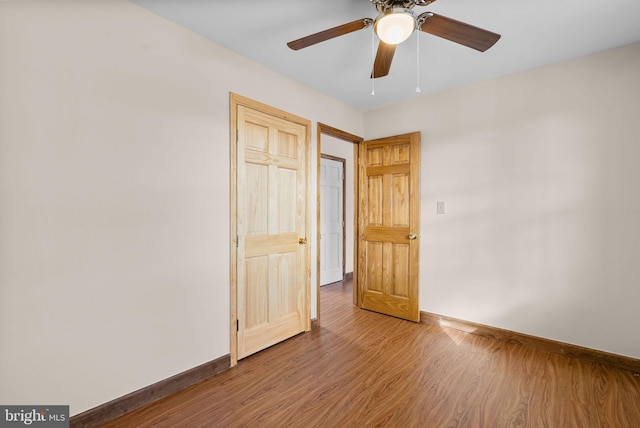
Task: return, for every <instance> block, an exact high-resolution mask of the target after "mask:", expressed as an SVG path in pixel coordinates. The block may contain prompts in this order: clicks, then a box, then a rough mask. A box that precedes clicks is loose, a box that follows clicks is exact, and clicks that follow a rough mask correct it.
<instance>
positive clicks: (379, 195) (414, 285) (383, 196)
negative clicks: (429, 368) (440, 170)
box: [358, 133, 420, 321]
mask: <svg viewBox="0 0 640 428" xmlns="http://www.w3.org/2000/svg"><path fill="white" fill-rule="evenodd" d="M419 161H420V134H419V133H414V134H406V135H400V136H396V137H389V138H383V139H379V140H373V141H365V142H364V143H362V145H361V156H360V162H361V164H360V192H359V193H360V211H359V225H358V227H359V245H358V248H359V257H358V263H359V268H358V269H359V270H358V300H359V304H360V306H361V307H362V308H364V309H370V310H373V311H377V312H382V313H385V314H388V315H392V316H396V317H400V318H405V319H409V320H412V321H418V320H419V318H420V315H419V303H418V273H419V269H418V268H419V266H418V263H419V240H418V239H415V238H417V236H418V235H419V234H420V231H419V230H420V210H419V208H420V189H419V186H420V162H419ZM413 235H415V238H414V239H412V237H413Z"/></svg>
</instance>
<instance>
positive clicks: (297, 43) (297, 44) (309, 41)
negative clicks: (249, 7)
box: [287, 18, 373, 51]
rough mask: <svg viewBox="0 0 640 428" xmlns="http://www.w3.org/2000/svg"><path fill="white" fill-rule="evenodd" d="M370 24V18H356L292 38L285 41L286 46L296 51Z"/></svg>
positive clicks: (371, 21) (371, 22)
mask: <svg viewBox="0 0 640 428" xmlns="http://www.w3.org/2000/svg"><path fill="white" fill-rule="evenodd" d="M371 24H373V20H372V19H371V18H363V19H358V20H357V21H353V22H349V23H347V24H342V25H338V26H337V27H333V28H329V29H328V30H324V31H320V32H319V33H315V34H311V35H310V36H306V37H303V38H301V39H298V40H294V41H292V42H289V43H287V46H289V47H290V48H291V49H293V50H294V51H297V50H299V49H302V48H306V47H309V46H312V45H315V44H316V43H320V42H324V41H325V40H329V39H333V38H334V37H338V36H343V35H345V34H349V33H353V32H354V31H358V30H362V29H363V28H367V27H368V26H370V25H371Z"/></svg>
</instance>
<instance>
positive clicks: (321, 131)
mask: <svg viewBox="0 0 640 428" xmlns="http://www.w3.org/2000/svg"><path fill="white" fill-rule="evenodd" d="M322 135H328V136H330V137H334V138H337V139H339V140H343V141H345V142H347V143H351V144H353V163H354V165H353V168H354V170H353V171H354V178H355V177H357V175H355V174H356V173H357V171H358V165H359V162H358V156H359V152H360V150H359V146H360V143H362V142H363V141H364V138H362V137H358V136H357V135H354V134H350V133H348V132H345V131H342V130H340V129H337V128H334V127H332V126H329V125H325V124H324V123H320V122H318V126H317V132H316V138H317V144H316V148H317V153H316V162H317V165H316V173H317V177H316V195H317V202H316V242H318V243H319V242H320V159H321V158H322V142H321V140H322ZM353 192H354V195H353V197H354V199H353V201H354V204H357V201H358V183H357V181H355V182H354V186H353ZM353 211H354V212H353V225H354V228H353V234H354V240H353V246H354V248H353V258H354V260H353V262H354V264H353V304H354V305H356V306H357V305H358V287H357V286H356V284H357V283H358V282H357V266H358V264H357V261H358V257H357V255H358V210H357V209H356V207H355V206H354V210H353ZM345 236H346V234H345ZM316 248H317V250H316V258H317V260H316V292H317V299H316V302H317V303H316V306H317V308H316V320H315V322H314V323H313V325H312V328H314V329H315V328H318V327H320V319H321V317H320V314H321V312H320V245H316ZM343 249H344V246H343Z"/></svg>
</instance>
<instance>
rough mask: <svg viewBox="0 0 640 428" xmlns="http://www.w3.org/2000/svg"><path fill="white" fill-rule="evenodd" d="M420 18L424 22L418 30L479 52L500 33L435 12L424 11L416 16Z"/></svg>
mask: <svg viewBox="0 0 640 428" xmlns="http://www.w3.org/2000/svg"><path fill="white" fill-rule="evenodd" d="M422 19H424V22H423V23H422V25H421V26H420V30H422V31H424V32H425V33H429V34H433V35H434V36H438V37H442V38H444V39H447V40H451V41H452V42H455V43H459V44H461V45H463V46H467V47H469V48H472V49H475V50H477V51H480V52H484V51H486V50H487V49H489V48H490V47H491V46H493V45H494V44H495V43H496V42H497V41H498V39H500V34H496V33H493V32H491V31H488V30H483V29H482V28H478V27H474V26H473V25H470V24H466V23H464V22H461V21H456V20H455V19H451V18H447V17H446V16H442V15H436V14H435V13H431V12H425V13H423V14H421V15H420V16H419V17H418V20H419V21H421V20H422Z"/></svg>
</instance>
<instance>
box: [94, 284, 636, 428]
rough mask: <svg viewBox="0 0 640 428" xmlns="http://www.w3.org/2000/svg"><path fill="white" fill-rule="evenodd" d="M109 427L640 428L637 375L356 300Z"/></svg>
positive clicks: (326, 303) (336, 290) (343, 293)
mask: <svg viewBox="0 0 640 428" xmlns="http://www.w3.org/2000/svg"><path fill="white" fill-rule="evenodd" d="M321 299H322V301H321V303H322V325H321V327H320V328H319V329H316V330H313V331H311V332H308V333H304V334H301V335H298V336H296V337H294V338H292V339H289V340H287V341H285V342H283V343H281V344H279V345H276V346H274V347H271V348H269V349H266V350H264V351H262V352H260V353H258V354H255V355H253V356H251V357H248V358H246V359H244V360H242V361H240V363H239V364H238V366H236V367H234V368H232V369H230V370H228V371H226V372H224V373H221V374H219V375H217V376H216V377H214V378H212V379H209V380H207V381H204V382H202V383H200V384H197V385H194V386H192V387H190V388H188V389H186V390H184V391H182V392H179V393H177V394H175V395H173V396H170V397H167V398H165V399H163V400H160V401H158V402H156V403H153V404H150V405H148V406H146V407H144V408H141V409H139V410H137V411H134V412H132V413H130V414H128V415H125V416H123V417H121V418H119V419H116V420H114V421H111V422H110V423H108V424H106V425H104V427H151V426H154V427H249V426H260V427H460V428H462V427H492V428H493V427H590V428H591V427H637V426H640V377H638V376H637V374H635V373H632V372H629V371H624V370H618V369H614V368H611V367H607V366H603V365H599V364H596V363H592V362H585V361H581V360H577V359H572V358H567V357H565V356H562V355H557V354H551V353H545V352H541V351H539V350H535V349H532V348H528V347H526V346H523V345H521V344H517V343H509V342H504V341H497V340H493V339H490V338H486V337H482V336H477V335H473V334H468V333H464V332H461V331H458V330H454V329H449V328H446V327H440V326H436V325H425V324H414V323H411V322H408V321H403V320H400V319H396V318H391V317H387V316H384V315H380V314H377V313H373V312H369V311H364V310H360V309H357V308H355V307H353V306H352V303H351V299H352V293H351V284H350V283H348V282H347V283H336V284H332V285H328V286H325V287H323V288H322V292H321Z"/></svg>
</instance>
